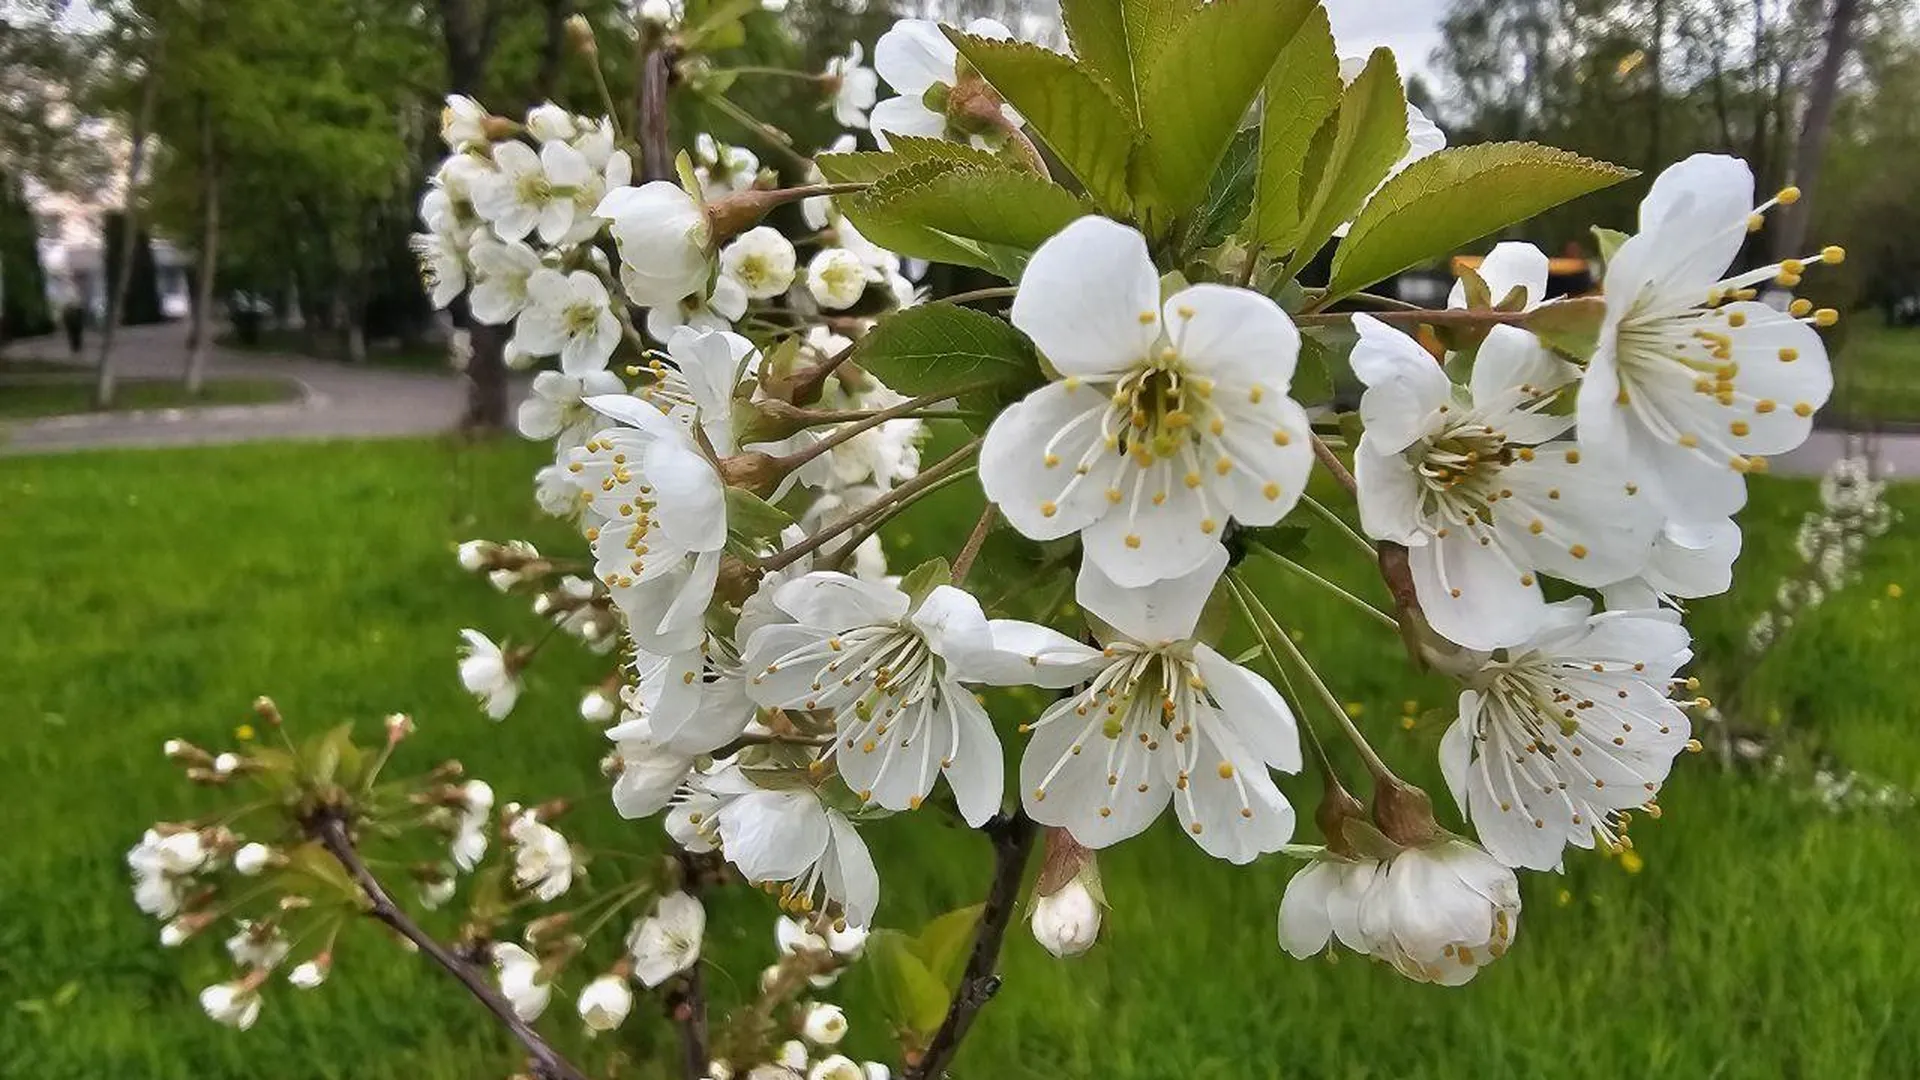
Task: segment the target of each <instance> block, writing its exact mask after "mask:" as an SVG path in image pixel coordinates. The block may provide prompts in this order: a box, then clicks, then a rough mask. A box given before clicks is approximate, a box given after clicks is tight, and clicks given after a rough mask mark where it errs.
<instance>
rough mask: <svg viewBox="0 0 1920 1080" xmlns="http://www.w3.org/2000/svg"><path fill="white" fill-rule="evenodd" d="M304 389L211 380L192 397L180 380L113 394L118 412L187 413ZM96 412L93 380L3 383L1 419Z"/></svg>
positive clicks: (132, 384) (142, 382)
mask: <svg viewBox="0 0 1920 1080" xmlns="http://www.w3.org/2000/svg"><path fill="white" fill-rule="evenodd" d="M299 396H300V388H299V387H298V386H295V385H294V384H293V383H291V382H288V381H287V380H285V379H209V380H207V382H206V384H205V385H204V386H202V387H201V390H200V394H199V395H198V396H190V395H189V394H188V393H187V391H186V388H185V387H184V386H182V385H180V382H179V380H177V379H122V380H121V381H120V383H119V384H118V388H117V389H116V391H115V393H114V400H113V410H112V411H114V412H126V411H129V410H133V409H184V408H194V407H197V406H202V405H264V404H267V403H270V402H275V401H292V400H293V399H295V398H297V397H299ZM92 411H94V407H93V380H92V379H91V378H83V379H73V380H60V381H52V380H48V381H33V382H4V381H0V420H27V419H32V418H35V417H41V416H65V415H68V414H71V413H84V412H92Z"/></svg>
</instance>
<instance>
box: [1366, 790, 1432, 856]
mask: <svg viewBox="0 0 1920 1080" xmlns="http://www.w3.org/2000/svg"><path fill="white" fill-rule="evenodd" d="M1373 823H1374V824H1375V825H1378V826H1379V827H1380V831H1381V832H1382V833H1384V834H1386V837H1387V839H1389V840H1391V841H1393V842H1394V843H1396V844H1400V845H1403V846H1405V847H1419V846H1420V845H1422V844H1426V843H1428V842H1430V841H1432V840H1434V839H1435V838H1436V837H1438V836H1439V835H1440V826H1439V825H1438V824H1436V823H1435V822H1434V820H1433V800H1432V799H1429V798H1428V797H1427V793H1426V792H1425V791H1423V790H1421V789H1420V788H1418V787H1415V786H1414V785H1412V784H1409V783H1407V782H1406V781H1404V780H1401V779H1399V778H1397V777H1393V776H1387V777H1382V778H1381V779H1380V780H1379V781H1378V784H1377V786H1376V787H1375V788H1374V792H1373Z"/></svg>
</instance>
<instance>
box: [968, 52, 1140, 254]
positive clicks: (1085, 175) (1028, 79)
mask: <svg viewBox="0 0 1920 1080" xmlns="http://www.w3.org/2000/svg"><path fill="white" fill-rule="evenodd" d="M941 29H943V30H944V31H946V35H947V37H949V38H951V39H952V41H953V44H954V46H955V47H956V48H958V49H959V50H960V53H961V55H963V56H965V57H966V58H967V62H968V63H970V64H972V65H973V66H974V67H975V68H977V69H979V71H980V75H981V77H983V78H985V79H986V80H987V82H988V84H989V85H991V86H992V87H993V88H994V89H995V90H996V91H998V92H999V94H1000V96H1001V97H1003V98H1005V99H1006V101H1007V103H1008V104H1010V105H1012V106H1013V107H1014V108H1015V109H1018V110H1020V115H1021V116H1022V117H1024V118H1025V119H1026V121H1027V127H1028V128H1030V129H1031V130H1032V131H1033V132H1034V133H1035V134H1038V135H1039V136H1040V138H1041V139H1042V140H1043V141H1044V142H1045V143H1046V144H1047V145H1048V146H1049V147H1051V148H1052V149H1053V152H1054V154H1056V155H1057V156H1058V157H1059V158H1060V160H1061V161H1063V162H1065V163H1066V166H1067V168H1069V169H1071V170H1073V175H1074V176H1075V177H1076V178H1078V179H1079V181H1080V184H1081V186H1083V187H1085V188H1086V189H1087V194H1089V195H1091V196H1093V198H1094V200H1095V201H1096V202H1098V203H1099V204H1100V206H1101V208H1102V209H1104V210H1105V211H1107V212H1108V213H1109V214H1113V215H1116V216H1117V215H1122V214H1125V213H1126V212H1127V210H1128V208H1129V207H1130V206H1131V203H1130V201H1129V199H1128V194H1127V163H1128V161H1129V160H1130V159H1131V158H1132V156H1133V148H1134V143H1135V141H1136V138H1137V136H1136V127H1135V124H1134V121H1133V118H1132V117H1131V116H1130V115H1129V110H1128V109H1127V108H1126V107H1125V106H1124V105H1122V104H1121V102H1120V99H1119V98H1117V97H1116V96H1115V95H1114V91H1113V89H1112V88H1111V87H1109V86H1108V85H1107V84H1106V83H1105V82H1103V81H1102V80H1100V79H1099V78H1097V77H1095V76H1094V75H1092V74H1090V73H1089V72H1088V71H1087V70H1086V69H1085V68H1082V67H1080V66H1079V65H1078V64H1075V63H1074V62H1073V58H1072V57H1069V56H1062V55H1061V54H1059V53H1057V52H1052V51H1050V50H1047V49H1043V48H1040V47H1039V46H1038V45H1029V44H1026V43H1025V42H1020V41H994V40H989V39H987V38H978V37H971V36H969V35H967V34H963V33H961V32H959V31H958V30H955V29H953V28H952V27H942V28H941Z"/></svg>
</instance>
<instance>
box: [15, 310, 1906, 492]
mask: <svg viewBox="0 0 1920 1080" xmlns="http://www.w3.org/2000/svg"><path fill="white" fill-rule="evenodd" d="M8 351H9V353H10V354H12V355H16V356H34V357H40V358H46V359H61V358H64V357H65V356H66V355H67V350H66V345H65V343H64V342H62V341H58V340H56V339H53V338H44V339H40V340H37V341H26V342H16V343H15V344H13V345H12V346H10V347H9V350H8ZM114 354H115V356H116V357H117V358H118V367H119V370H120V373H121V374H122V375H123V376H125V377H128V378H138V377H158V378H169V379H172V378H178V377H179V376H180V372H181V371H182V370H184V368H185V366H186V327H185V326H184V325H182V324H179V323H169V324H164V325H161V326H136V327H129V328H127V329H124V330H122V331H121V332H120V333H119V335H117V339H116V341H115V344H114ZM88 356H89V357H90V356H91V354H88ZM75 369H76V370H90V369H88V368H86V367H85V366H84V365H76V368H75ZM232 376H252V377H258V376H268V377H278V378H285V379H290V380H293V381H295V382H297V383H298V384H299V385H300V387H301V390H302V392H303V393H302V398H301V400H299V401H295V402H286V403H281V404H274V405H234V406H213V407H207V408H198V409H154V410H149V411H144V412H121V413H86V414H82V415H79V416H60V417H50V418H48V419H45V420H30V421H24V422H20V423H16V424H13V425H10V426H5V435H4V437H3V438H0V454H43V453H58V452H62V451H69V450H90V449H97V448H101V447H110V446H123V447H157V446H200V445H209V444H219V443H239V442H254V441H261V440H271V439H337V438H392V437H402V436H410V435H412V436H418V435H436V434H439V433H441V432H445V431H451V430H452V429H453V428H454V427H455V426H456V425H458V424H459V422H460V418H461V416H462V414H463V413H464V411H465V408H466V393H467V389H466V378H465V377H464V376H462V375H460V374H458V373H456V372H453V371H446V372H425V371H394V370H391V369H385V368H378V367H371V366H364V365H353V364H345V363H339V362H333V361H323V360H311V359H306V358H303V357H297V356H281V355H274V354H269V353H255V352H242V351H239V350H234V349H222V348H219V347H217V346H216V347H215V348H214V349H212V350H211V351H210V352H209V354H208V357H207V377H208V378H214V379H217V378H221V377H232ZM525 392H526V391H525V380H524V379H517V380H515V383H514V388H513V395H514V400H515V401H516V402H517V401H518V400H519V398H520V397H522V396H524V394H525ZM1848 439H1849V436H1848V434H1847V433H1845V432H1840V431H1816V432H1814V434H1813V438H1811V439H1809V440H1808V441H1807V443H1806V445H1804V446H1802V447H1800V448H1799V449H1798V450H1795V451H1794V452H1793V453H1791V454H1787V455H1785V456H1783V457H1779V458H1776V459H1774V461H1773V462H1772V464H1773V472H1775V473H1777V474H1780V475H1786V476H1815V475H1819V474H1820V473H1822V472H1824V471H1825V470H1826V469H1827V467H1828V466H1829V465H1831V464H1832V463H1833V461H1834V459H1836V458H1837V457H1839V456H1840V455H1842V454H1843V453H1845V452H1846V448H1847V442H1848ZM1877 453H1878V457H1879V459H1880V462H1881V464H1882V466H1883V467H1884V468H1886V469H1887V470H1889V471H1890V472H1892V473H1893V475H1895V476H1899V477H1915V476H1920V434H1913V433H1889V434H1885V435H1881V436H1879V441H1878V447H1877Z"/></svg>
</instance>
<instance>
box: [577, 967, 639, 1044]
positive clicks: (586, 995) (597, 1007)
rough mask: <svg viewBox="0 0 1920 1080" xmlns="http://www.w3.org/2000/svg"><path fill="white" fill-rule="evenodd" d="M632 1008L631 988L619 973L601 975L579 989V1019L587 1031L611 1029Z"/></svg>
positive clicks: (622, 1020)
mask: <svg viewBox="0 0 1920 1080" xmlns="http://www.w3.org/2000/svg"><path fill="white" fill-rule="evenodd" d="M632 1008H633V990H632V989H630V988H629V987H628V986H627V980H626V979H625V978H624V977H623V976H620V975H613V974H607V975H602V976H600V977H599V978H597V979H595V980H593V981H592V982H590V983H588V984H587V985H586V988H585V989H583V990H581V991H580V1019H581V1020H582V1021H583V1022H585V1023H586V1025H587V1030H588V1031H595V1032H597V1031H612V1030H613V1029H614V1028H617V1027H619V1026H620V1025H621V1024H623V1023H625V1022H626V1019H627V1012H628V1010H630V1009H632Z"/></svg>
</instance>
